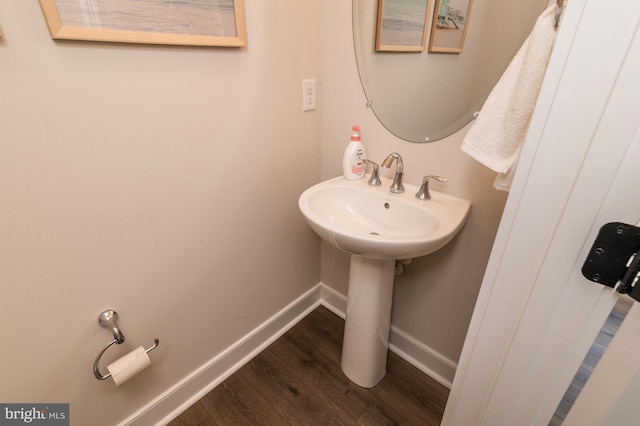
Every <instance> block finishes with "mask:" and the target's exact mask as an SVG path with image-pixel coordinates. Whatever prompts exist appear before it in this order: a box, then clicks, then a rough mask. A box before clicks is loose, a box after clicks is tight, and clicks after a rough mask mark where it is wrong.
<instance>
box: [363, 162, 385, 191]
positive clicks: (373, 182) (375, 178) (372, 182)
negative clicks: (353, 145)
mask: <svg viewBox="0 0 640 426" xmlns="http://www.w3.org/2000/svg"><path fill="white" fill-rule="evenodd" d="M363 161H364V167H365V169H364V170H365V172H366V171H367V165H368V164H371V165H372V166H373V171H372V172H371V178H370V179H369V182H367V183H368V184H369V186H380V185H382V181H381V180H380V175H379V174H378V164H377V163H375V162H373V161H371V160H367V159H365V160H363Z"/></svg>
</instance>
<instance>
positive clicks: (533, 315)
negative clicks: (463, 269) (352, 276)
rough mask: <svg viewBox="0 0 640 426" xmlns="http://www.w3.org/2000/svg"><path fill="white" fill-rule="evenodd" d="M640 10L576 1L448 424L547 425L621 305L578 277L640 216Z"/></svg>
mask: <svg viewBox="0 0 640 426" xmlns="http://www.w3.org/2000/svg"><path fill="white" fill-rule="evenodd" d="M639 22H640V2H638V1H637V0H618V1H617V2H614V3H611V2H610V1H606V0H570V1H569V2H568V6H567V10H566V12H565V16H564V17H563V22H562V25H561V29H560V33H559V34H558V39H557V41H556V46H555V49H554V53H553V55H552V58H551V61H550V63H549V67H548V69H547V74H546V77H545V81H544V83H543V87H542V90H541V93H540V97H539V99H538V104H537V107H536V111H535V113H534V116H533V118H532V122H531V126H530V130H529V134H528V137H527V141H526V144H525V147H524V150H523V155H522V159H521V161H520V165H519V168H518V173H517V174H516V178H515V181H514V185H513V187H512V191H511V194H510V196H509V199H508V201H507V206H506V208H505V212H504V214H503V219H502V222H501V225H500V229H499V231H498V235H497V237H496V242H495V244H494V248H493V251H492V254H491V258H490V260H489V264H488V266H487V270H486V273H485V277H484V280H483V284H482V288H481V290H480V294H479V297H478V302H477V304H476V309H475V311H474V315H473V318H472V321H471V324H470V328H469V331H468V334H467V338H466V340H465V346H464V348H463V352H462V355H461V358H460V362H459V364H458V369H457V371H456V376H455V379H454V382H453V387H452V390H451V394H450V397H449V402H448V404H447V408H446V411H445V416H444V419H443V424H445V425H464V426H468V425H491V426H495V425H546V424H547V423H548V421H549V420H550V419H551V416H552V415H553V413H554V411H555V409H556V407H557V405H558V402H559V401H560V399H561V397H562V396H563V394H564V392H565V390H566V389H567V386H568V384H569V383H570V382H571V379H572V377H573V375H574V373H575V371H576V370H577V368H578V366H579V365H580V363H581V361H582V359H583V358H584V356H585V354H586V352H587V350H588V349H589V347H590V345H591V342H592V341H593V339H594V337H595V336H596V334H597V332H598V330H599V329H600V327H601V326H602V324H603V322H604V320H605V318H606V316H607V314H608V313H609V311H610V310H611V307H612V306H613V304H614V303H615V300H616V297H617V296H616V295H615V294H614V293H613V292H612V291H611V289H609V288H603V287H600V286H599V285H597V284H593V283H591V282H590V281H587V280H586V279H585V278H584V277H582V274H581V273H580V269H581V267H582V263H583V262H584V259H585V257H586V253H587V252H588V250H589V249H590V247H591V243H592V241H593V239H594V238H595V236H596V235H597V232H598V230H599V228H600V226H602V225H603V224H605V223H607V222H614V221H619V222H625V223H629V224H636V223H637V222H638V221H639V220H640V185H639V183H640V167H639V163H640V134H639V133H638V128H639V125H640V78H639V77H638V76H640V36H639V35H638V25H639Z"/></svg>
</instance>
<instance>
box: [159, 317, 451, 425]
mask: <svg viewBox="0 0 640 426" xmlns="http://www.w3.org/2000/svg"><path fill="white" fill-rule="evenodd" d="M343 332H344V321H343V320H342V319H340V318H339V317H337V316H336V315H334V314H333V313H332V312H330V311H329V310H327V309H326V308H324V307H319V308H317V309H316V310H314V311H313V312H312V313H311V314H309V315H308V316H307V317H306V318H304V319H303V320H302V321H301V322H299V323H298V324H297V325H296V326H294V327H293V328H292V329H291V330H289V331H288V332H287V333H286V334H285V335H283V336H282V337H281V338H280V339H278V340H277V341H276V342H274V343H273V344H272V345H270V346H269V347H268V348H267V349H265V350H264V351H262V352H261V353H260V354H259V355H257V356H256V357H255V358H254V359H253V360H251V361H250V362H249V363H248V364H246V365H245V366H243V367H242V368H241V369H240V370H238V371H237V372H236V373H234V374H233V375H232V376H230V377H229V378H228V379H227V380H225V381H224V382H223V383H221V384H220V385H218V386H217V387H216V388H215V389H213V390H212V391H211V392H209V393H208V394H207V395H205V396H204V397H203V398H202V399H200V400H199V401H198V402H196V403H195V404H194V405H193V406H191V407H190V408H189V409H188V410H187V411H185V412H184V413H182V414H181V415H180V416H179V417H177V418H176V419H175V420H173V421H172V422H171V423H170V426H205V425H248V424H253V425H313V426H316V425H439V424H440V420H441V419H442V414H443V413H444V407H445V404H446V401H447V397H448V395H449V389H447V388H446V387H445V386H442V385H441V384H439V383H438V382H436V381H435V380H433V379H431V378H430V377H429V376H427V375H425V374H424V373H422V372H421V371H419V370H418V369H416V368H415V367H413V366H411V365H410V364H408V363H407V362H406V361H404V360H402V359H401V358H399V357H398V356H397V355H395V354H393V353H391V352H389V359H388V365H387V375H386V376H385V377H384V378H383V379H382V381H381V382H380V383H379V384H378V385H377V386H375V387H374V388H371V389H365V388H361V387H359V386H357V385H355V384H354V383H352V382H351V381H349V379H347V378H346V376H345V375H344V374H343V373H342V370H341V369H340V352H341V348H342V335H343Z"/></svg>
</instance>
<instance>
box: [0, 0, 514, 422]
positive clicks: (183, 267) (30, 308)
mask: <svg viewBox="0 0 640 426" xmlns="http://www.w3.org/2000/svg"><path fill="white" fill-rule="evenodd" d="M245 2H246V10H247V28H248V36H249V46H248V47H247V48H246V49H239V50H237V49H201V48H185V47H175V48H174V47H160V46H155V47H150V46H133V45H109V44H96V43H65V42H53V41H51V39H50V38H49V35H48V33H47V31H46V27H45V25H44V21H43V19H42V15H41V12H40V9H39V7H38V5H37V2H35V1H29V2H27V1H13V0H0V25H1V26H2V30H3V33H4V37H3V39H2V40H0V65H1V66H0V93H1V96H2V102H1V103H0V129H1V131H2V137H1V138H0V206H1V207H0V286H1V289H2V297H1V298H0V312H2V329H1V330H2V337H3V342H4V343H3V350H2V351H1V352H0V373H1V375H0V377H1V380H2V383H3V385H2V386H1V388H0V401H2V402H12V401H13V402H17V401H20V402H25V401H29V402H31V401H47V402H70V403H71V404H72V407H73V408H72V412H73V414H74V417H75V419H76V420H78V419H81V420H85V421H86V420H87V419H91V423H92V424H105V425H107V424H113V423H114V422H116V421H118V420H122V419H124V418H125V417H127V416H128V415H129V414H131V413H133V412H135V411H136V410H138V409H140V408H141V407H142V406H143V405H144V404H145V403H147V402H148V401H150V400H152V399H153V398H155V397H157V396H158V395H159V394H161V393H162V392H164V391H166V390H167V389H169V388H170V387H171V386H173V385H174V384H176V383H177V382H178V381H179V380H181V379H182V378H184V377H185V376H187V375H188V374H189V373H191V372H193V371H194V370H195V369H197V368H198V367H200V366H202V365H203V364H204V363H206V362H207V361H209V360H210V359H211V358H213V357H214V356H216V355H217V354H219V353H220V352H221V351H223V350H224V349H225V348H227V347H228V346H229V345H231V344H232V343H234V342H236V341H237V340H238V339H240V338H241V337H242V336H244V335H245V334H246V333H247V332H249V331H250V330H252V329H254V328H255V327H256V326H257V325H258V324H260V323H261V322H263V321H264V320H266V319H267V318H269V317H270V316H272V315H274V314H275V313H276V312H278V311H279V310H280V309H282V308H283V307H284V306H285V305H287V304H288V303H290V302H291V301H292V300H294V299H295V298H296V297H297V296H299V295H300V294H302V293H303V292H304V291H305V290H307V289H309V288H311V287H312V286H313V285H315V284H316V283H318V282H319V281H320V279H322V281H323V282H325V283H326V284H328V285H330V286H331V287H332V288H334V289H336V290H338V291H339V292H341V293H343V294H346V283H347V269H348V257H347V256H346V255H345V254H343V253H340V252H337V251H335V250H333V249H332V248H331V247H328V246H325V245H323V246H322V250H320V245H319V240H318V238H317V237H316V236H315V235H314V234H313V232H312V231H311V230H310V229H309V228H308V227H307V226H306V225H305V223H304V221H303V219H302V217H301V214H300V213H299V211H298V208H297V197H298V196H299V194H300V193H301V192H302V190H303V189H304V188H306V187H308V186H310V185H311V184H313V183H316V182H318V181H319V180H320V179H324V178H329V177H332V176H336V175H338V174H340V163H341V158H342V152H343V149H344V146H345V144H346V142H347V139H348V136H349V129H350V128H351V125H352V124H355V123H358V124H360V125H361V126H362V128H363V140H364V143H365V145H366V147H367V149H368V153H369V156H370V157H371V158H372V159H374V160H378V161H379V160H381V159H382V158H384V156H385V155H387V154H388V153H389V152H391V151H398V152H400V153H401V154H402V155H403V157H404V159H405V170H406V180H407V182H410V183H417V182H418V181H419V180H420V179H421V177H422V176H423V175H424V174H427V173H434V174H442V175H444V176H447V177H449V178H450V182H449V183H448V184H446V185H442V186H440V188H439V189H442V190H444V191H446V192H449V193H452V194H455V195H458V196H462V197H466V198H469V199H471V200H472V202H473V207H472V212H471V217H470V219H469V222H468V223H467V225H466V227H465V229H464V230H463V232H462V234H461V235H460V236H459V238H457V239H456V240H455V241H453V242H452V243H451V244H450V245H449V246H447V247H446V248H445V249H443V250H442V251H441V252H439V253H437V254H435V255H432V256H428V257H424V258H421V259H417V260H415V261H414V263H412V264H411V265H409V267H408V268H407V271H406V272H405V275H403V276H401V277H398V279H397V285H396V292H395V300H394V313H393V324H394V325H395V326H397V327H398V328H400V329H402V330H404V331H405V332H406V333H408V334H410V335H411V336H413V337H415V338H416V339H418V340H419V341H421V342H422V343H424V344H425V345H427V346H428V347H431V348H432V349H434V350H435V351H437V352H439V353H441V354H442V355H444V356H446V357H448V358H449V359H451V360H453V361H456V360H457V359H458V356H459V353H460V350H461V347H462V342H463V340H464V335H465V333H466V329H467V325H468V322H469V319H470V317H471V312H472V309H473V305H474V302H475V297H476V294H477V292H478V288H479V285H480V282H481V279H482V274H483V272H484V266H485V264H486V261H487V259H488V255H489V250H490V247H491V244H492V241H493V236H494V233H495V229H496V227H497V223H498V221H499V218H500V214H501V211H502V207H503V204H504V200H505V198H506V197H505V194H503V193H499V192H497V191H495V190H493V188H492V186H491V183H492V181H493V175H492V174H491V173H490V172H489V171H488V170H487V169H485V168H484V167H482V166H481V165H479V164H477V163H475V162H474V161H473V160H471V159H470V158H468V157H467V156H465V155H464V154H463V153H461V151H460V150H459V145H460V141H461V134H458V135H455V136H453V137H451V138H448V139H446V140H443V141H440V142H436V143H433V144H426V145H418V144H410V143H406V142H403V141H401V140H399V139H397V138H395V137H394V136H392V135H390V134H389V133H388V132H387V131H386V130H385V129H384V128H383V127H382V126H381V125H380V124H379V123H378V122H377V120H376V119H375V117H374V116H373V114H372V112H371V111H370V110H368V109H367V108H365V98H364V95H363V92H362V89H361V86H360V82H359V80H358V75H357V69H356V64H355V59H354V56H353V45H352V38H351V2H350V1H348V0H322V1H321V0H316V1H305V2H299V1H294V0H270V1H268V2H264V1H259V0H245ZM321 35H322V37H321ZM303 78H318V83H319V85H318V105H319V110H318V111H316V112H310V113H302V112H301V80H302V79H303ZM106 308H115V309H116V310H118V311H119V312H120V315H121V325H122V328H123V330H124V332H125V334H126V336H127V339H128V340H127V342H126V343H125V345H127V347H126V348H119V349H120V350H121V351H125V350H127V349H128V350H131V349H133V348H135V347H137V346H139V345H144V346H148V345H149V344H150V343H151V340H152V339H153V338H154V337H158V338H160V340H161V343H160V344H161V348H159V349H158V350H157V351H156V352H154V353H153V354H152V358H153V360H154V365H153V367H152V369H153V370H150V371H149V372H146V373H145V376H140V377H139V378H138V379H137V380H136V381H132V382H131V383H129V384H127V386H126V387H123V388H120V389H116V388H115V387H114V386H113V385H112V384H111V383H100V382H97V381H96V379H95V378H93V376H92V374H91V366H92V363H93V359H94V357H95V355H96V354H97V352H98V350H99V349H100V348H101V347H102V346H103V345H104V344H105V343H106V342H108V340H109V337H110V335H109V333H108V332H107V331H106V330H104V329H101V328H99V327H98V325H97V315H98V314H99V313H100V312H101V311H102V310H103V309H106ZM110 351H111V350H110ZM121 354H122V352H118V354H115V355H116V356H117V355H121ZM151 371H153V373H151ZM76 416H77V417H76ZM96 419H98V420H96ZM80 423H82V421H80Z"/></svg>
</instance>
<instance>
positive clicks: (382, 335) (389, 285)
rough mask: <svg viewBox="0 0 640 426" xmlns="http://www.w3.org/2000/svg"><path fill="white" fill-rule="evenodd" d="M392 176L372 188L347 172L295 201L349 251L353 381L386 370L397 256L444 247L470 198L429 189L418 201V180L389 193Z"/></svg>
mask: <svg viewBox="0 0 640 426" xmlns="http://www.w3.org/2000/svg"><path fill="white" fill-rule="evenodd" d="M390 184H391V181H390V180H389V179H385V178H383V179H382V185H381V186H377V187H373V186H369V185H368V184H367V179H366V178H365V179H361V180H357V181H348V180H346V179H344V178H343V177H342V176H341V177H337V178H334V179H330V180H327V181H324V182H321V183H319V184H317V185H314V186H312V187H311V188H309V189H307V190H306V191H304V192H303V193H302V195H301V196H300V199H299V200H298V205H299V207H300V210H301V211H302V214H303V215H304V217H305V219H306V220H307V223H308V224H309V226H311V228H312V229H313V230H314V231H315V232H316V233H318V235H320V237H322V238H323V239H324V240H326V241H328V242H329V243H331V244H332V245H334V246H335V247H337V248H339V249H341V250H343V251H346V252H347V253H350V254H351V265H350V271H349V289H348V294H347V312H346V320H345V331H344V339H343V344H342V360H341V366H342V371H343V372H344V373H345V374H346V376H347V377H348V378H349V379H350V380H351V381H352V382H354V383H356V384H358V385H360V386H362V387H367V388H369V387H373V386H375V385H376V384H377V383H378V382H379V381H380V380H381V379H382V377H384V375H385V373H386V364H387V350H388V347H389V327H390V321H391V301H392V295H393V277H394V270H395V261H396V260H400V259H411V258H415V257H419V256H424V255H426V254H429V253H433V252H434V251H436V250H438V249H440V248H442V247H443V246H444V245H445V244H447V243H448V242H449V241H451V239H452V238H453V237H454V236H455V235H456V234H457V233H458V232H459V231H460V229H462V227H463V226H464V223H465V222H466V219H467V216H468V214H469V209H470V208H471V203H470V202H469V201H467V200H463V199H461V198H457V197H454V196H451V195H448V194H443V193H441V192H437V191H433V190H432V191H431V199H430V200H424V201H421V200H418V199H416V198H415V197H414V194H415V193H416V192H417V191H418V187H417V186H414V185H410V184H405V188H406V190H405V192H404V193H402V194H392V193H391V192H389V186H390Z"/></svg>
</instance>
